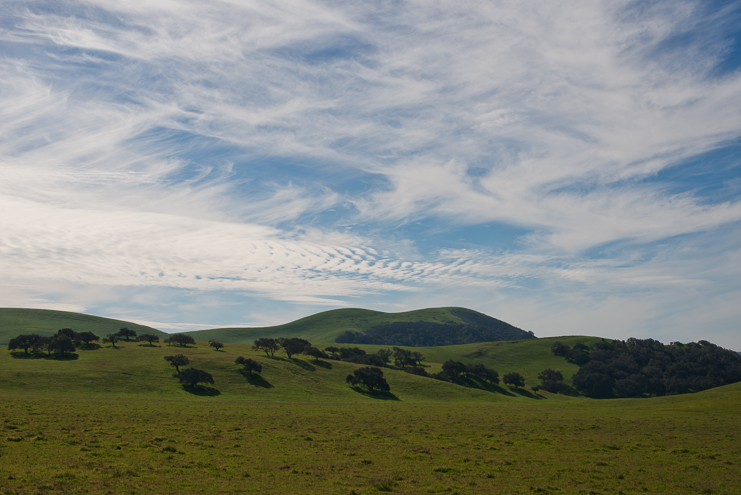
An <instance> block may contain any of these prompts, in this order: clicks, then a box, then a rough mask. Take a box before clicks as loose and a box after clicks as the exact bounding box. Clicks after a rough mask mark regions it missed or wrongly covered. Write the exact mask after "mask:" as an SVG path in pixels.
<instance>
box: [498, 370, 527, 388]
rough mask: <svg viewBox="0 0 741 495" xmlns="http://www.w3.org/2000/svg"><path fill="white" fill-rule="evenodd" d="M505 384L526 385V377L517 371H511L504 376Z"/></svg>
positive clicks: (517, 386)
mask: <svg viewBox="0 0 741 495" xmlns="http://www.w3.org/2000/svg"><path fill="white" fill-rule="evenodd" d="M502 381H503V382H504V384H505V385H514V386H515V388H519V387H524V386H525V377H524V376H522V375H521V374H519V373H518V372H516V371H511V372H509V373H507V374H505V375H504V376H503V377H502Z"/></svg>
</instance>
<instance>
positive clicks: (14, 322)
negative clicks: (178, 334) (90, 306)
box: [0, 308, 167, 346]
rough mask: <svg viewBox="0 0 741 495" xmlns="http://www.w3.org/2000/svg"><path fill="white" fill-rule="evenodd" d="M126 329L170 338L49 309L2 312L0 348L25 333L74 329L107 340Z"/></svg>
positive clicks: (133, 325) (133, 326) (130, 325)
mask: <svg viewBox="0 0 741 495" xmlns="http://www.w3.org/2000/svg"><path fill="white" fill-rule="evenodd" d="M122 327H127V328H129V329H131V330H134V331H135V332H137V333H138V334H144V333H153V334H156V335H159V336H160V338H163V337H165V336H167V334H166V333H164V332H161V331H159V330H155V329H154V328H150V327H147V326H144V325H137V324H136V323H131V322H128V321H123V320H114V319H111V318H103V317H100V316H92V315H85V314H81V313H70V312H67V311H52V310H47V309H21V308H0V345H2V346H5V345H8V341H9V340H10V339H12V338H14V337H16V336H17V335H19V334H23V333H37V334H39V335H53V334H55V333H56V332H57V330H59V329H60V328H71V329H72V330H75V331H76V332H93V333H95V334H96V335H99V336H101V337H103V336H104V335H107V334H109V333H113V332H117V331H118V330H119V329H120V328H122Z"/></svg>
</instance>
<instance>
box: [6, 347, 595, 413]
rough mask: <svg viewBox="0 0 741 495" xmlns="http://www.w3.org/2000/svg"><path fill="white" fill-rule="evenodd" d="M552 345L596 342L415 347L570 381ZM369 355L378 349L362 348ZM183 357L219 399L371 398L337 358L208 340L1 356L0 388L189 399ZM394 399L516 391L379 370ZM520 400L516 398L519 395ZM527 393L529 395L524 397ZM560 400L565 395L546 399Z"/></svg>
mask: <svg viewBox="0 0 741 495" xmlns="http://www.w3.org/2000/svg"><path fill="white" fill-rule="evenodd" d="M555 340H560V341H562V342H564V343H566V344H569V345H573V344H574V343H576V342H577V341H582V342H587V343H589V342H592V341H594V340H596V338H595V337H559V338H558V339H555V338H553V339H532V340H522V341H509V342H488V343H483V344H466V345H459V346H446V347H427V348H417V349H418V350H420V351H421V352H422V354H423V355H425V357H426V361H425V363H424V364H425V366H426V368H427V370H428V372H436V371H439V370H440V369H441V366H442V363H444V362H445V361H446V360H448V359H454V360H460V361H463V362H466V363H483V364H485V365H487V366H489V367H492V368H494V369H496V370H497V371H499V372H500V374H501V375H503V374H504V373H507V372H509V371H517V372H519V373H521V374H522V375H523V376H525V380H526V384H527V385H528V386H532V385H534V384H536V383H538V380H537V374H538V373H539V372H541V371H542V370H544V369H545V368H553V369H556V370H559V371H561V372H562V373H563V375H564V377H565V378H566V381H567V382H569V383H570V378H571V376H572V375H573V374H574V373H575V372H576V371H577V367H576V366H575V365H573V364H569V363H567V362H566V360H564V359H563V358H560V357H557V356H554V355H553V354H552V353H551V352H550V346H551V345H552V343H553V342H554V341H555ZM361 347H364V348H365V349H367V350H368V351H369V352H373V351H375V350H376V349H378V348H381V347H382V346H370V345H366V346H361ZM178 353H182V354H185V355H186V356H188V357H189V359H190V360H191V366H192V367H195V368H198V369H204V370H206V371H208V372H210V373H212V374H213V375H214V380H215V381H216V384H215V387H214V388H215V389H216V390H218V392H219V395H218V397H220V398H221V399H238V400H270V401H275V400H280V401H283V400H285V401H340V402H345V401H354V400H370V399H368V398H367V397H364V396H362V395H361V394H359V393H358V392H356V391H353V390H352V389H350V388H349V387H347V386H346V385H345V383H344V378H345V376H347V374H349V373H350V372H352V370H354V369H356V368H357V367H358V366H357V365H354V364H350V363H343V362H339V361H319V362H318V363H317V362H316V361H315V360H314V359H313V358H307V357H305V356H301V357H296V358H294V359H293V360H289V359H287V358H286V357H285V354H283V353H278V354H276V356H275V357H274V358H268V357H266V356H265V354H264V353H262V352H256V351H253V350H252V349H251V348H250V346H248V345H245V344H227V346H226V347H225V348H224V349H223V350H222V351H218V352H217V351H214V350H213V349H212V348H210V347H208V346H207V345H206V343H204V342H201V343H200V345H199V346H197V347H188V348H176V347H168V346H164V345H161V346H155V347H150V346H149V345H147V344H143V343H134V342H130V343H126V342H122V343H120V344H119V345H118V348H117V349H114V348H111V347H110V346H106V347H102V348H100V349H96V350H78V352H77V355H78V356H79V357H78V359H76V360H69V361H56V360H53V359H52V360H47V359H23V358H19V357H13V356H21V355H22V354H20V353H13V354H11V353H8V352H0V383H4V384H6V387H7V388H8V389H9V390H16V391H18V392H21V391H25V392H26V393H34V394H56V393H59V391H62V390H64V392H65V393H66V394H80V395H87V396H91V395H98V394H100V395H104V396H107V395H113V396H127V397H137V396H139V395H145V396H148V397H153V398H167V399H189V398H194V396H193V394H191V393H189V392H187V391H185V390H183V389H182V388H181V387H180V386H179V385H178V384H177V381H176V379H175V378H174V369H173V368H171V367H170V366H169V365H168V364H167V362H166V361H165V360H164V356H166V355H172V354H178ZM240 355H241V356H245V357H252V358H253V359H256V360H257V361H259V362H260V363H261V364H262V365H263V367H264V370H263V373H262V379H255V380H254V381H253V382H252V383H249V381H248V379H247V378H245V377H244V376H242V375H241V374H240V371H239V370H240V369H241V368H240V367H239V366H237V365H235V364H234V360H235V359H236V357H237V356H240ZM384 373H385V375H386V378H387V379H388V381H389V384H390V385H391V389H392V392H393V393H394V394H395V396H396V397H397V398H398V399H400V400H403V401H407V400H412V401H418V400H422V401H426V400H447V401H492V400H494V401H499V400H513V399H518V398H519V397H518V393H517V392H518V391H515V393H513V392H510V391H509V388H508V387H503V386H502V387H499V388H493V391H494V393H492V392H491V391H489V392H487V391H483V390H477V389H469V388H464V387H460V386H458V385H453V384H450V383H444V382H439V381H435V380H432V379H429V378H423V377H418V376H413V375H410V374H407V373H404V372H402V371H399V370H388V369H387V370H384ZM520 395H522V394H520ZM526 395H529V393H526ZM550 397H551V398H552V399H557V400H564V399H566V397H564V396H550Z"/></svg>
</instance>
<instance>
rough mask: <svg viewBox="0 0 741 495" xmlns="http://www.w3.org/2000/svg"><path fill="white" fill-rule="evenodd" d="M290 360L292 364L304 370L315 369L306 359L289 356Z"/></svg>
mask: <svg viewBox="0 0 741 495" xmlns="http://www.w3.org/2000/svg"><path fill="white" fill-rule="evenodd" d="M291 361H292V362H293V364H295V365H296V366H298V367H299V368H303V369H305V370H306V371H316V368H315V367H314V366H312V365H311V363H309V362H308V361H304V360H303V359H296V358H291Z"/></svg>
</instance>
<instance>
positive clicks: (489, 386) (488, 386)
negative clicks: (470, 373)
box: [451, 376, 516, 397]
mask: <svg viewBox="0 0 741 495" xmlns="http://www.w3.org/2000/svg"><path fill="white" fill-rule="evenodd" d="M451 383H455V384H456V385H460V386H461V387H468V388H477V389H479V390H485V391H486V392H491V393H495V394H502V395H507V396H509V397H516V396H515V394H513V393H512V392H510V391H509V390H507V389H505V388H503V387H500V386H499V385H496V384H494V383H489V382H485V381H483V380H477V379H473V378H468V377H464V376H461V377H458V379H456V380H454V381H453V380H451Z"/></svg>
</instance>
